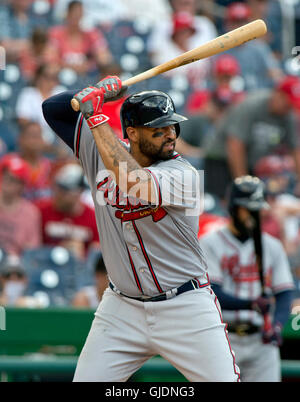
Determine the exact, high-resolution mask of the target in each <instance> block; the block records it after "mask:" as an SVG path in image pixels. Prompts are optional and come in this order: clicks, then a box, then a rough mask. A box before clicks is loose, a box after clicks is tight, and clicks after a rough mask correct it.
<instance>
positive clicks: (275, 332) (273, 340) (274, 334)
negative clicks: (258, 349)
mask: <svg viewBox="0 0 300 402" xmlns="http://www.w3.org/2000/svg"><path fill="white" fill-rule="evenodd" d="M281 332H282V326H281V324H280V323H276V324H275V325H273V326H272V327H271V328H270V330H269V331H263V333H262V340H263V343H265V344H268V343H269V344H272V345H274V346H281V345H282V335H281Z"/></svg>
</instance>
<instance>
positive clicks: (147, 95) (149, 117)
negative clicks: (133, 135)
mask: <svg viewBox="0 0 300 402" xmlns="http://www.w3.org/2000/svg"><path fill="white" fill-rule="evenodd" d="M120 114H121V124H122V130H123V136H124V138H128V136H127V133H126V128H127V127H156V128H160V127H166V126H170V125H172V124H174V126H175V129H176V135H177V137H178V135H179V133H180V127H179V124H178V123H180V122H182V121H185V120H187V118H186V117H184V116H181V115H180V114H178V113H176V111H175V105H174V102H173V101H172V99H171V98H170V96H169V95H168V94H166V93H165V92H161V91H154V90H153V91H143V92H139V93H137V94H134V95H131V96H129V97H128V98H127V99H126V100H125V101H124V103H123V105H122V107H121V112H120Z"/></svg>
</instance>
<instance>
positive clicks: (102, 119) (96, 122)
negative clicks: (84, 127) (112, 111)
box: [87, 114, 109, 129]
mask: <svg viewBox="0 0 300 402" xmlns="http://www.w3.org/2000/svg"><path fill="white" fill-rule="evenodd" d="M108 120H109V117H107V116H105V115H104V114H97V115H96V116H91V117H90V118H89V119H88V120H87V124H88V125H89V128H90V129H92V128H95V127H97V126H100V124H103V123H106V122H107V121H108Z"/></svg>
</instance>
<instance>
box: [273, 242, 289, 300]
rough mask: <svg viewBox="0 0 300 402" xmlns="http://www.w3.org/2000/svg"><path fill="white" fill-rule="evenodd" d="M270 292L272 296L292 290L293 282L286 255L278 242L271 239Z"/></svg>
mask: <svg viewBox="0 0 300 402" xmlns="http://www.w3.org/2000/svg"><path fill="white" fill-rule="evenodd" d="M271 241H272V243H273V244H272V256H273V261H272V268H273V270H272V290H273V292H274V294H276V293H279V292H283V291H285V290H290V289H294V281H293V276H292V273H291V269H290V265H289V262H288V258H287V255H286V253H285V251H284V248H283V246H282V244H281V242H280V241H278V240H277V239H273V238H272V240H271Z"/></svg>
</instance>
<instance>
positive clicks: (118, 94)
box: [95, 75, 127, 102]
mask: <svg viewBox="0 0 300 402" xmlns="http://www.w3.org/2000/svg"><path fill="white" fill-rule="evenodd" d="M95 86H96V87H97V88H99V89H101V88H103V89H104V90H105V93H104V102H113V101H115V100H117V99H120V98H122V96H124V94H125V92H126V91H127V86H122V82H121V80H120V78H119V77H117V76H116V75H108V76H107V77H105V78H104V79H103V80H101V81H99V82H97V84H96V85H95Z"/></svg>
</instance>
